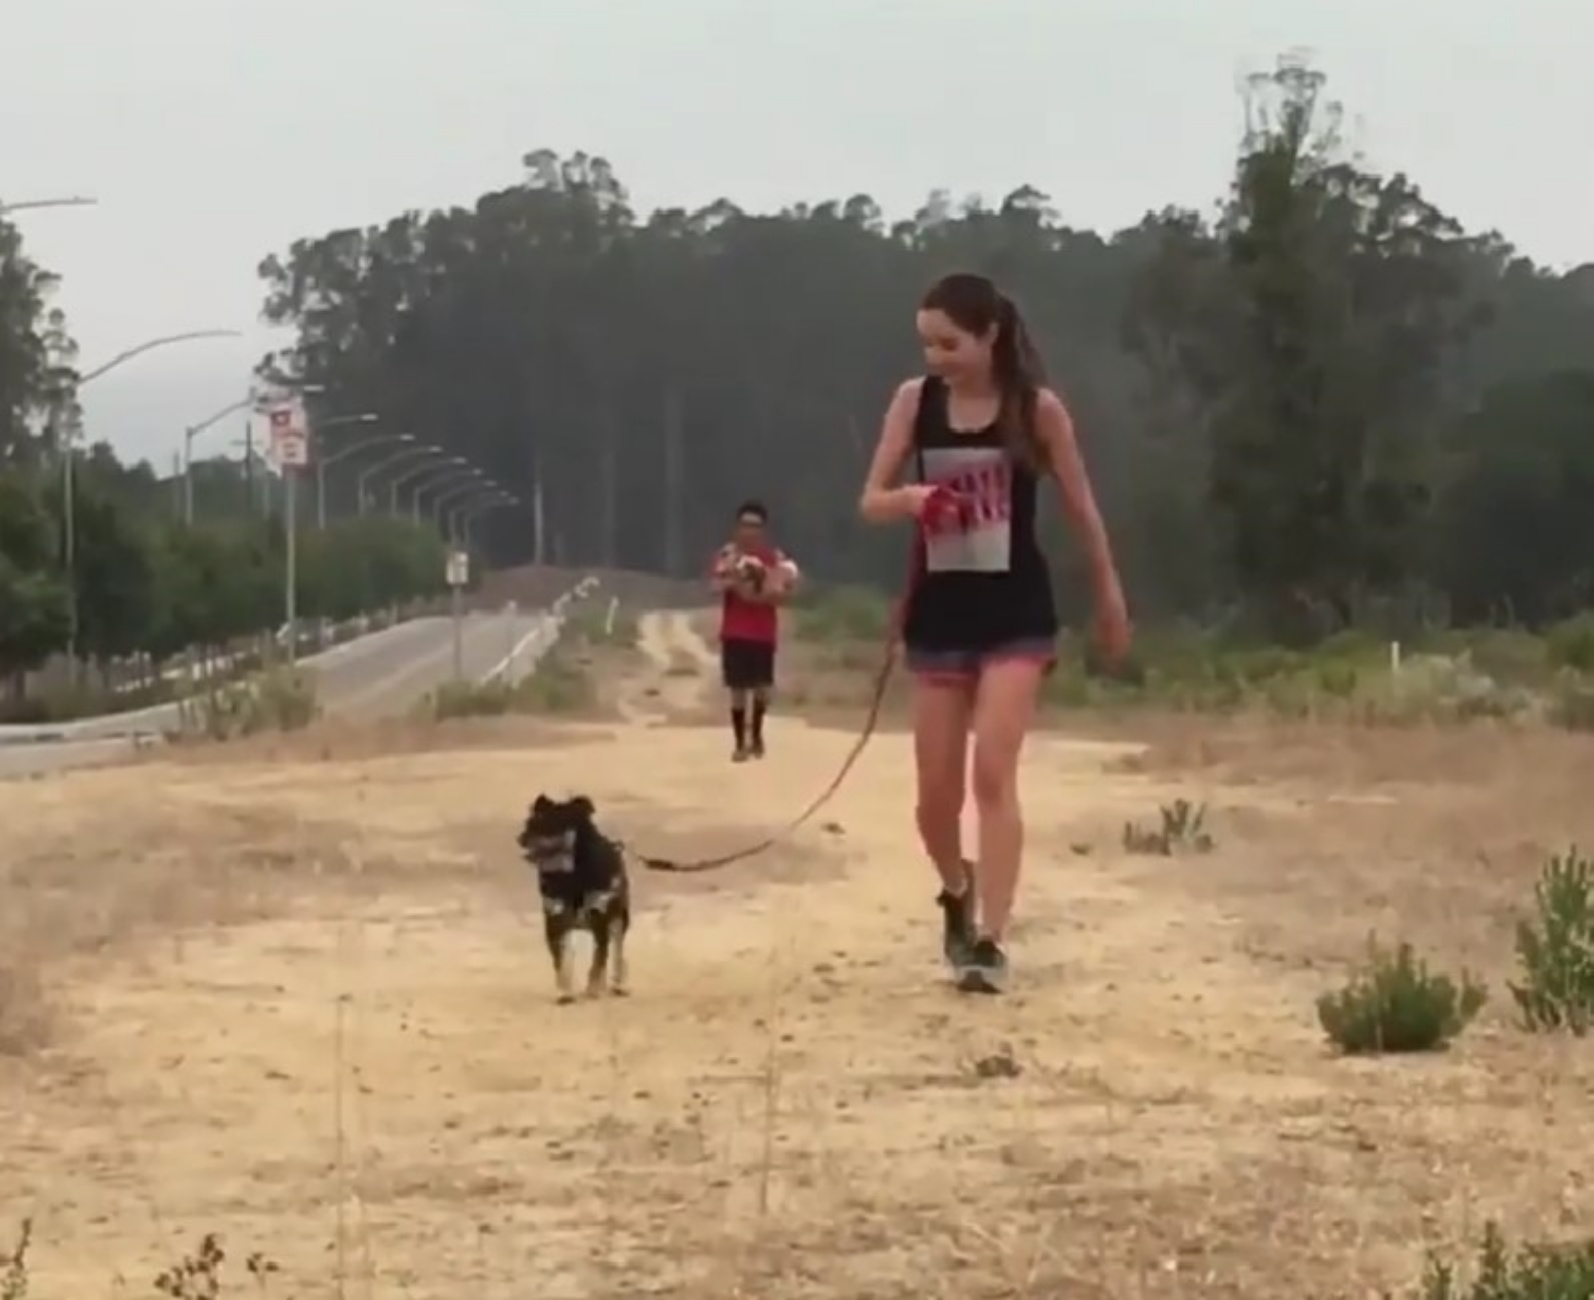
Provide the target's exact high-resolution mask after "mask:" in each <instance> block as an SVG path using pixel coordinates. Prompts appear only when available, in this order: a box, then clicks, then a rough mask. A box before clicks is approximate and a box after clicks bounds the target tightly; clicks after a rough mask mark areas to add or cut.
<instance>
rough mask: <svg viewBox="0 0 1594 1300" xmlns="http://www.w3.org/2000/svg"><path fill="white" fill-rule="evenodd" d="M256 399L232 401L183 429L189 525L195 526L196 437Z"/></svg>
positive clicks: (185, 511)
mask: <svg viewBox="0 0 1594 1300" xmlns="http://www.w3.org/2000/svg"><path fill="white" fill-rule="evenodd" d="M254 401H255V399H254V398H253V397H252V396H250V397H246V398H244V399H243V401H241V402H232V403H230V404H228V405H227V406H224V407H222V408H221V410H219V411H217V412H216V413H215V414H214V415H209V416H206V417H205V418H204V419H203V420H201V421H200V422H199V423H198V424H191V425H189V426H188V427H187V428H186V429H184V430H183V523H184V524H186V525H187V526H188V527H190V528H192V527H193V526H194V439H195V438H197V437H198V436H199V435H200V434H202V433H203V432H204V431H205V430H206V429H208V428H210V426H211V425H213V424H216V423H218V422H220V421H222V420H225V419H226V418H227V417H228V416H229V415H232V414H234V413H235V412H238V411H242V410H244V409H245V408H246V407H249V406H252V405H254Z"/></svg>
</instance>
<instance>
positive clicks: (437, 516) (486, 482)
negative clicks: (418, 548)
mask: <svg viewBox="0 0 1594 1300" xmlns="http://www.w3.org/2000/svg"><path fill="white" fill-rule="evenodd" d="M498 490H499V489H498V484H496V483H494V482H493V481H492V479H490V478H484V479H482V480H480V481H477V480H475V479H470V480H467V481H466V482H463V483H456V484H455V485H454V486H453V487H450V488H448V489H447V490H446V491H443V492H439V493H438V494H437V498H436V500H434V501H433V502H432V527H434V528H436V529H437V530H438V532H439V533H441V532H442V531H443V507H444V506H446V505H447V504H448V503H449V502H450V501H458V500H459V499H460V498H461V497H468V496H470V495H471V494H472V493H481V492H484V491H486V492H496V491H498ZM416 495H417V496H418V495H419V493H417V494H416ZM446 536H447V539H448V540H449V541H453V540H454V537H453V534H452V533H449V534H447V535H446Z"/></svg>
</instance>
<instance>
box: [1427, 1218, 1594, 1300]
mask: <svg viewBox="0 0 1594 1300" xmlns="http://www.w3.org/2000/svg"><path fill="white" fill-rule="evenodd" d="M1466 1271H1467V1272H1468V1273H1470V1278H1469V1279H1468V1280H1466V1281H1463V1279H1462V1276H1461V1274H1462V1270H1460V1269H1458V1268H1457V1267H1456V1266H1455V1265H1453V1264H1450V1263H1447V1262H1446V1261H1444V1260H1442V1259H1440V1258H1439V1257H1438V1256H1436V1255H1430V1256H1429V1259H1428V1266H1427V1268H1426V1270H1425V1271H1424V1273H1423V1280H1422V1287H1421V1290H1419V1291H1418V1292H1417V1293H1416V1295H1415V1296H1413V1297H1412V1300H1591V1297H1594V1241H1586V1242H1582V1243H1580V1244H1577V1245H1565V1246H1548V1245H1529V1246H1523V1247H1521V1248H1520V1249H1518V1250H1516V1251H1512V1250H1510V1249H1508V1248H1507V1246H1506V1244H1505V1240H1504V1238H1502V1237H1501V1235H1500V1230H1499V1229H1498V1228H1497V1227H1496V1226H1495V1225H1494V1224H1492V1223H1491V1224H1488V1225H1486V1226H1485V1227H1484V1230H1483V1239H1482V1241H1481V1243H1480V1244H1479V1246H1478V1253H1477V1257H1476V1260H1475V1261H1474V1263H1473V1265H1472V1267H1471V1268H1470V1269H1468V1270H1466Z"/></svg>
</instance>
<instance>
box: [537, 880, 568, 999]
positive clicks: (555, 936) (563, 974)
mask: <svg viewBox="0 0 1594 1300" xmlns="http://www.w3.org/2000/svg"><path fill="white" fill-rule="evenodd" d="M571 925H572V917H571V915H570V913H569V912H567V911H566V910H565V909H564V907H563V906H562V905H561V904H559V903H556V902H551V901H544V903H543V916H542V926H543V934H544V935H546V936H547V939H548V955H549V956H550V957H552V958H553V978H554V984H555V985H556V986H557V988H558V989H559V1001H561V1002H574V1001H575V999H576V995H575V991H574V988H573V982H572V980H571V978H570V959H569V958H570V928H571Z"/></svg>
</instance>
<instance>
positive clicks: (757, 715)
mask: <svg viewBox="0 0 1594 1300" xmlns="http://www.w3.org/2000/svg"><path fill="white" fill-rule="evenodd" d="M768 712H769V702H768V701H767V700H764V699H755V700H754V701H753V743H754V744H755V745H756V744H762V743H763V739H764V714H766V713H768Z"/></svg>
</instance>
